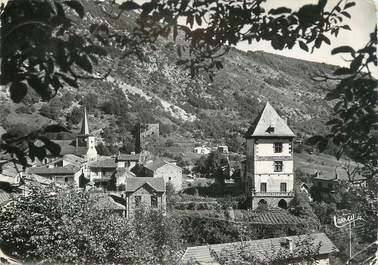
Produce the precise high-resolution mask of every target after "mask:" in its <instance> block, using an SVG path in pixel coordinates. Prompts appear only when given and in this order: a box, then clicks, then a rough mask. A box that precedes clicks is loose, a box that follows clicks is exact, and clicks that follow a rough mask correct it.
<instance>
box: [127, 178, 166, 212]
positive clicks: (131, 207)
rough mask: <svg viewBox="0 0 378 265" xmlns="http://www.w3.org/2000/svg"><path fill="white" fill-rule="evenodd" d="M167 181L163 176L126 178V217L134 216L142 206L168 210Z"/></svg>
mask: <svg viewBox="0 0 378 265" xmlns="http://www.w3.org/2000/svg"><path fill="white" fill-rule="evenodd" d="M165 191H166V189H165V183H164V179H163V178H141V177H137V178H126V180H125V192H124V194H125V196H124V199H125V201H126V217H127V218H131V217H133V215H134V213H135V210H137V209H138V208H140V207H145V208H149V209H156V210H162V211H164V212H165V211H166V195H165Z"/></svg>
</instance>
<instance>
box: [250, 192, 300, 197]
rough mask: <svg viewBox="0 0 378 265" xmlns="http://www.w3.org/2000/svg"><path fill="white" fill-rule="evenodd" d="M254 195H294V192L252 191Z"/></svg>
mask: <svg viewBox="0 0 378 265" xmlns="http://www.w3.org/2000/svg"><path fill="white" fill-rule="evenodd" d="M252 196H256V197H293V196H294V192H292V191H290V192H280V191H272V192H252Z"/></svg>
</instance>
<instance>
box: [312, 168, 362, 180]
mask: <svg viewBox="0 0 378 265" xmlns="http://www.w3.org/2000/svg"><path fill="white" fill-rule="evenodd" d="M336 175H337V179H336ZM314 179H319V180H335V181H336V180H344V181H349V176H348V173H347V171H346V170H345V169H343V168H341V167H337V168H335V171H327V172H320V173H319V174H318V175H317V176H316V174H315V177H314ZM351 179H353V180H354V181H365V180H366V178H365V177H363V176H361V175H360V174H358V173H357V174H355V176H353V178H352V177H351Z"/></svg>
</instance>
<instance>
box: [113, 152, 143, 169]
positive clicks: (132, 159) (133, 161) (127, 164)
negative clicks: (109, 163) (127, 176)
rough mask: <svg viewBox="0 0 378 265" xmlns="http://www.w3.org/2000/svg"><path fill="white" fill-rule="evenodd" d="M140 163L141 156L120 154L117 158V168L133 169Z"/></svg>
mask: <svg viewBox="0 0 378 265" xmlns="http://www.w3.org/2000/svg"><path fill="white" fill-rule="evenodd" d="M139 162H140V154H135V153H131V154H121V153H120V154H118V156H117V157H116V163H117V167H119V168H127V169H129V170H131V169H133V167H135V166H136V165H137V164H138V163H139Z"/></svg>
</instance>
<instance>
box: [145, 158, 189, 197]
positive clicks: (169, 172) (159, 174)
mask: <svg viewBox="0 0 378 265" xmlns="http://www.w3.org/2000/svg"><path fill="white" fill-rule="evenodd" d="M143 173H144V174H143V175H144V177H150V178H163V179H164V181H165V183H171V184H172V185H173V187H174V189H175V191H180V190H181V189H182V168H181V167H179V166H177V165H176V164H175V163H170V162H169V161H167V160H164V159H162V158H157V159H155V160H154V161H152V162H149V163H147V164H145V165H144V168H143Z"/></svg>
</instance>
